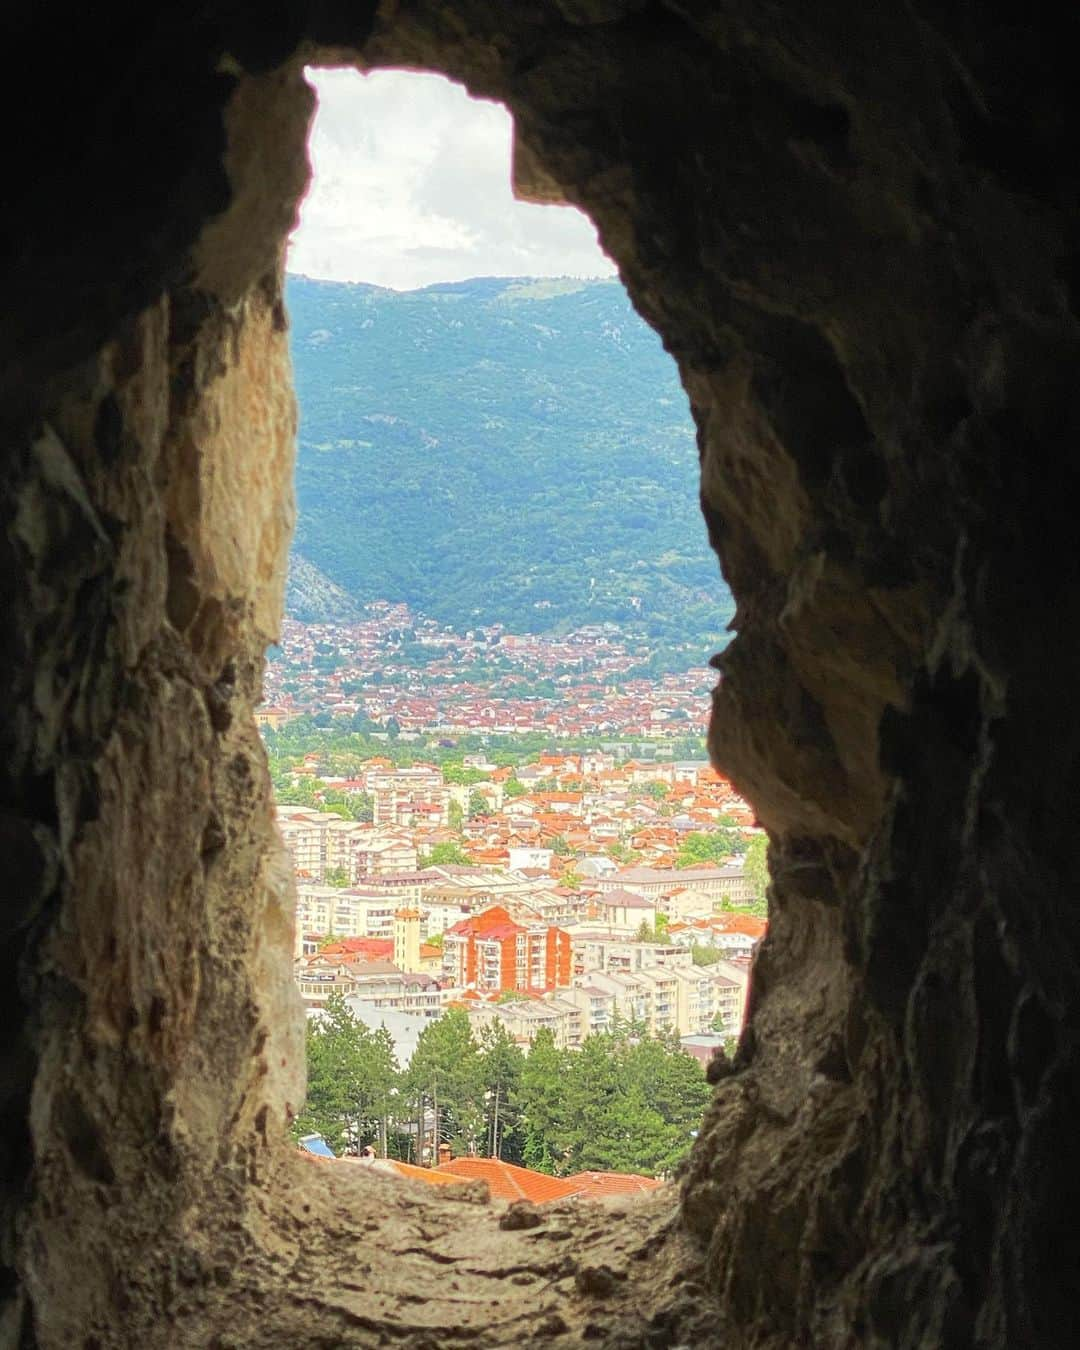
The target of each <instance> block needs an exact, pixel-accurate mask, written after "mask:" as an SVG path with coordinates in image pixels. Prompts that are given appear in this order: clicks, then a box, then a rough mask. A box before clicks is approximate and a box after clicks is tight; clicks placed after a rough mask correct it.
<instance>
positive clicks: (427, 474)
mask: <svg viewBox="0 0 1080 1350" xmlns="http://www.w3.org/2000/svg"><path fill="white" fill-rule="evenodd" d="M287 296H288V305H289V310H290V315H291V323H292V349H293V360H294V364H295V371H296V385H297V390H298V395H299V401H300V414H301V422H300V443H299V454H298V465H297V489H298V498H299V519H298V526H297V534H296V543H295V559H297V560H298V561H299V565H298V566H296V567H294V573H293V584H292V585H291V587H290V609H291V612H293V613H294V614H295V615H296V616H297V617H299V618H317V617H332V616H333V615H334V613H335V612H336V611H337V610H340V608H341V605H342V599H341V595H340V593H339V591H338V590H337V589H335V588H340V590H341V591H343V592H345V593H346V595H347V596H348V597H351V599H352V600H353V601H358V602H363V601H366V600H371V599H389V600H405V601H408V602H409V603H410V604H412V605H414V606H415V607H416V608H417V609H418V610H420V611H422V612H424V613H426V614H429V615H431V616H433V617H435V618H438V619H442V620H444V621H446V622H451V623H454V624H455V625H459V626H462V627H465V626H468V625H469V624H470V623H487V622H495V621H500V622H502V623H505V624H507V625H508V626H509V627H510V628H511V629H516V630H518V631H523V630H533V631H539V630H544V629H550V628H554V627H557V626H560V625H572V626H578V625H581V624H585V623H590V622H598V621H603V620H614V621H616V622H620V623H625V622H626V621H628V620H637V621H639V622H641V623H642V624H643V625H644V627H645V628H646V629H647V631H650V632H652V633H653V634H655V635H663V636H665V637H671V638H681V637H690V636H696V635H698V634H701V633H710V634H718V633H719V631H720V630H721V628H722V627H723V622H724V620H725V619H726V617H728V615H729V614H730V612H731V608H732V606H731V602H730V598H729V596H728V592H727V589H726V587H725V586H724V584H723V582H722V580H721V578H720V576H719V572H718V569H717V566H716V561H715V559H714V557H713V555H712V554H711V553H710V552H709V549H708V546H707V543H706V539H705V528H704V525H703V523H702V520H701V517H700V515H699V513H698V509H697V450H696V443H695V436H694V427H693V423H692V421H691V418H690V414H689V409H688V407H687V401H686V396H685V394H684V392H683V390H682V387H681V385H680V384H679V381H678V377H677V374H676V371H675V366H674V363H673V362H672V360H671V358H670V357H669V356H668V355H667V354H666V353H665V352H664V351H663V349H662V347H661V345H660V342H659V339H658V338H657V337H656V335H655V334H654V333H653V332H652V330H651V329H649V328H648V327H647V326H646V325H645V324H644V323H643V322H642V320H641V319H640V318H639V317H638V316H637V315H636V314H635V312H634V311H633V310H632V308H631V306H630V303H629V301H628V299H627V297H626V294H625V292H624V290H623V289H622V287H621V285H620V284H619V283H618V282H617V281H613V280H606V281H592V282H582V281H553V280H518V281H508V280H503V279H491V278H488V279H483V278H481V279H478V280H474V281H467V282H460V283H448V284H445V285H439V286H431V287H427V288H426V289H424V290H420V291H411V292H396V291H389V290H383V289H380V288H378V287H374V286H365V285H349V284H344V283H339V282H327V281H313V280H309V279H307V278H302V277H290V278H289V281H288V290H287ZM343 617H344V616H343Z"/></svg>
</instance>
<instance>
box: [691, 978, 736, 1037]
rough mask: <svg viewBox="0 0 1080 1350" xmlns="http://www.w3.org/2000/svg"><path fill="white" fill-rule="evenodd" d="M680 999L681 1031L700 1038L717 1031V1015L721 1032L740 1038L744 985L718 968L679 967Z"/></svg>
mask: <svg viewBox="0 0 1080 1350" xmlns="http://www.w3.org/2000/svg"><path fill="white" fill-rule="evenodd" d="M674 974H675V978H676V981H677V985H678V999H679V1012H678V1019H679V1031H680V1034H681V1035H683V1036H696V1035H701V1034H704V1033H707V1032H710V1031H713V1030H714V1029H715V1028H714V1025H713V1024H714V1022H715V1019H716V1017H717V1014H720V1017H721V1021H722V1024H723V1025H722V1028H721V1033H722V1034H723V1035H725V1036H737V1035H738V1034H739V1032H740V1031H741V1030H742V1021H743V1002H744V989H743V987H742V986H741V984H740V982H739V981H738V980H736V979H733V978H731V976H730V975H725V974H723V973H722V972H719V971H717V969H716V967H715V966H694V965H690V966H679V967H678V968H677V969H676V970H675V971H674Z"/></svg>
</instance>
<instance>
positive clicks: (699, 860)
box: [675, 825, 746, 867]
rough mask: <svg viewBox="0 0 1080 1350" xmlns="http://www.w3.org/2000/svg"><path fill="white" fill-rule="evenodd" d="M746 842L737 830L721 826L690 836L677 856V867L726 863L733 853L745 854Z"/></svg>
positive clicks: (681, 846)
mask: <svg viewBox="0 0 1080 1350" xmlns="http://www.w3.org/2000/svg"><path fill="white" fill-rule="evenodd" d="M745 852H746V840H745V839H744V838H743V836H742V835H741V834H740V833H739V831H738V830H737V829H733V828H732V827H730V826H725V825H720V826H718V827H717V828H716V829H715V830H709V831H708V833H705V832H695V833H693V834H688V835H687V836H686V838H685V839H684V840H683V841H682V843H681V844H680V845H679V851H678V852H677V853H676V855H675V866H676V867H708V866H715V865H716V864H718V863H723V862H726V860H727V859H728V858H729V857H731V855H732V854H733V853H735V854H738V853H745Z"/></svg>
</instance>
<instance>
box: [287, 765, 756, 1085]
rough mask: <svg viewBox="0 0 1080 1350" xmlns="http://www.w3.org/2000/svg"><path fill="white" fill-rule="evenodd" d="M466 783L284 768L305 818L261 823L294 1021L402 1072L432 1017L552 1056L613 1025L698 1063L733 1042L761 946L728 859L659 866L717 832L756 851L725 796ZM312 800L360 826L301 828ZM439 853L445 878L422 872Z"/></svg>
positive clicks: (661, 783)
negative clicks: (354, 1023) (285, 945)
mask: <svg viewBox="0 0 1080 1350" xmlns="http://www.w3.org/2000/svg"><path fill="white" fill-rule="evenodd" d="M466 767H467V768H469V769H471V770H473V772H472V773H471V774H468V775H466V776H467V777H468V778H469V779H471V780H472V781H469V782H466V783H462V782H459V781H452V782H446V781H445V780H444V776H443V773H442V771H441V770H440V769H439V768H438V767H437V766H435V765H426V764H420V765H414V766H412V767H410V768H408V769H404V768H397V767H395V766H394V765H393V764H392V763H390V762H389V761H388V760H386V759H373V760H371V761H368V762H367V763H366V764H365V765H364V766H363V767H362V770H361V771H360V772H358V773H357V774H356V775H355V776H354V777H353V778H350V779H347V780H346V779H341V778H337V779H332V778H323V777H322V776H321V773H320V766H319V764H318V762H317V760H316V759H315V758H314V757H309V759H308V761H307V762H305V763H304V764H302V765H300V766H298V768H297V770H296V776H297V779H298V780H302V779H304V778H309V779H310V780H311V784H310V786H311V788H312V791H311V793H310V794H309V796H310V798H311V801H312V804H311V805H309V806H288V805H280V806H279V807H278V821H279V827H280V830H281V834H282V837H283V839H284V841H285V843H286V845H287V846H288V848H289V849H290V851H291V853H292V857H293V862H294V867H295V870H296V877H297V893H298V908H297V926H296V950H295V958H296V978H297V984H298V986H299V988H300V992H301V994H302V996H303V998H304V1000H305V1002H306V1003H307V1005H308V1007H309V1008H311V1009H318V1008H320V1007H322V1006H323V1005H324V1004H325V1002H326V999H327V997H328V996H329V994H330V993H331V992H333V991H337V992H340V993H341V994H342V995H344V996H345V998H346V1000H347V1001H348V1003H349V1005H350V1006H351V1007H352V1008H353V1010H354V1012H355V1013H356V1015H357V1016H358V1017H360V1018H361V1020H365V1021H368V1022H370V1023H371V1024H373V1025H378V1024H380V1023H381V1024H383V1025H386V1026H387V1027H388V1028H389V1030H390V1031H391V1033H392V1034H393V1035H394V1037H395V1040H396V1042H397V1044H398V1052H399V1059H404V1060H407V1058H408V1055H409V1053H410V1048H411V1045H412V1044H415V1039H416V1037H417V1036H418V1035H419V1032H420V1030H422V1028H423V1026H424V1025H426V1024H427V1022H428V1021H430V1019H431V1018H433V1017H438V1016H440V1015H441V1014H442V1013H443V1012H444V1011H445V1010H446V1009H447V1008H448V1007H451V1006H460V1007H464V1008H466V1009H467V1011H468V1013H469V1016H470V1019H472V1020H473V1021H474V1022H475V1024H476V1026H477V1029H479V1028H480V1027H482V1026H484V1025H485V1024H490V1023H494V1022H499V1023H501V1024H502V1025H503V1026H504V1027H505V1029H506V1030H507V1031H508V1032H509V1034H510V1035H511V1036H512V1037H513V1038H514V1039H515V1040H517V1041H519V1042H522V1043H527V1042H531V1041H532V1040H533V1039H534V1038H535V1036H536V1034H537V1032H538V1031H539V1030H540V1029H541V1028H542V1027H546V1028H548V1029H550V1030H551V1032H552V1033H553V1035H554V1037H555V1039H556V1042H557V1043H558V1044H559V1045H561V1046H568V1047H572V1046H575V1045H578V1044H580V1043H581V1041H582V1040H584V1039H585V1037H587V1036H589V1035H591V1034H594V1033H596V1032H601V1031H605V1030H609V1029H612V1028H613V1027H614V1026H616V1025H618V1024H619V1022H620V1020H621V1022H622V1023H623V1024H624V1025H626V1024H631V1025H633V1026H634V1027H637V1028H639V1029H640V1030H641V1031H642V1032H643V1033H649V1034H661V1033H675V1034H678V1035H679V1036H683V1037H687V1038H690V1039H691V1040H693V1041H695V1042H696V1043H698V1044H700V1042H701V1039H702V1038H703V1037H704V1038H706V1040H707V1039H708V1038H709V1037H714V1038H722V1037H727V1036H731V1035H734V1034H737V1032H738V1030H739V1028H740V1026H741V1024H742V1019H743V1015H744V1011H745V1006H746V999H747V991H748V985H749V970H750V958H751V955H752V952H753V950H754V947H755V946H756V944H757V943H758V942H759V941H760V939H761V937H762V936H763V934H764V931H765V920H764V919H762V918H758V917H755V916H754V915H752V914H750V913H749V912H748V911H747V905H748V902H749V901H751V900H752V899H753V898H754V887H753V882H752V879H751V877H750V876H749V875H748V874H747V872H746V869H745V867H744V864H743V861H742V858H741V856H740V855H739V854H738V853H735V852H733V853H732V854H731V855H730V856H728V857H725V858H722V859H721V860H719V861H718V862H715V863H709V864H708V865H702V866H678V865H677V864H678V863H679V862H680V861H682V862H685V857H683V856H681V855H680V846H681V843H682V841H684V840H685V839H686V838H687V837H688V836H689V835H701V834H707V833H708V832H709V831H710V830H715V829H716V827H717V826H718V825H719V823H720V822H721V821H723V822H725V827H726V828H731V823H732V822H734V828H735V829H736V830H737V831H739V832H741V833H742V834H743V835H744V836H748V837H752V836H753V835H754V834H756V833H758V830H757V827H756V826H755V824H754V821H753V815H752V812H751V810H750V808H749V807H748V806H747V804H746V803H745V802H744V801H743V800H742V799H741V798H740V797H739V796H738V794H737V793H736V792H735V791H734V789H733V788H732V786H731V784H730V783H729V782H727V780H725V779H724V778H722V777H721V776H720V775H718V774H716V773H715V772H714V771H713V770H712V769H711V768H710V767H709V766H708V765H707V764H705V763H697V762H693V763H655V762H654V763H635V762H633V761H630V762H623V763H616V762H615V760H614V758H613V757H612V756H611V755H607V754H603V753H601V752H596V753H586V754H548V755H542V756H540V757H538V758H537V759H536V761H535V762H534V763H532V764H529V765H527V766H524V767H519V768H517V769H505V768H499V767H497V766H495V765H493V764H488V763H486V762H485V761H484V759H483V757H482V756H480V755H477V756H473V757H471V760H469V761H467V762H466ZM455 777H456V778H460V777H462V775H461V774H460V773H458V774H456V775H455ZM331 788H332V789H333V792H334V794H335V798H336V799H337V800H341V799H344V800H345V801H346V802H348V801H349V799H350V794H353V793H355V794H366V797H367V798H368V799H369V800H370V802H371V803H372V807H373V809H372V812H371V814H372V815H373V820H372V821H371V822H370V823H361V822H359V821H356V820H352V819H346V818H344V817H343V816H342V815H340V814H337V813H334V812H331V811H328V810H325V809H320V807H319V801H318V795H319V792H320V791H326V790H329V789H331ZM455 806H456V809H457V820H456V823H455V825H453V826H452V825H451V816H452V815H453V812H454V808H455ZM470 810H472V815H471V817H470V816H469V814H468V812H469V811H470ZM439 845H453V846H454V851H455V852H457V853H458V854H459V860H458V861H456V862H440V861H436V859H438V858H439V856H440V852H439ZM462 859H463V860H462Z"/></svg>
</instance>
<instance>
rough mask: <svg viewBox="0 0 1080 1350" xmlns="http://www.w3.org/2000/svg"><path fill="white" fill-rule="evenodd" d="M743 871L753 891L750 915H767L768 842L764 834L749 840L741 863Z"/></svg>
mask: <svg viewBox="0 0 1080 1350" xmlns="http://www.w3.org/2000/svg"><path fill="white" fill-rule="evenodd" d="M743 870H744V872H745V874H746V876H747V878H748V879H749V881H750V884H751V886H752V887H753V889H754V899H753V903H752V904H751V906H750V910H751V913H753V914H758V915H761V916H764V915H765V914H767V913H768V910H769V903H768V889H769V881H770V877H769V840H768V836H767V835H764V834H755V835H754V837H753V838H752V839H751V840H750V846H749V847H748V848H747V850H746V858H745V860H744V862H743Z"/></svg>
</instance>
